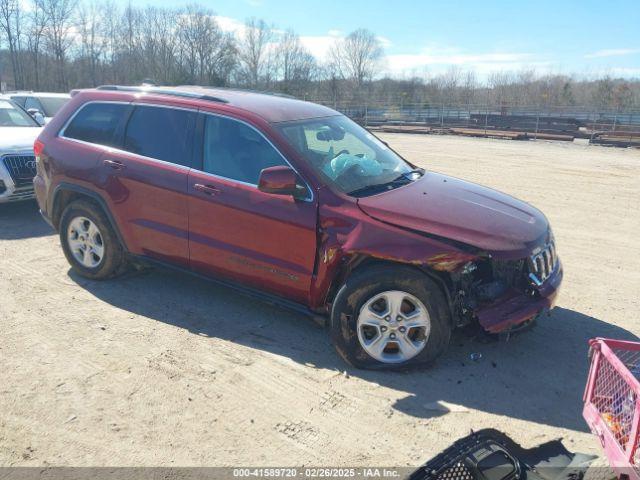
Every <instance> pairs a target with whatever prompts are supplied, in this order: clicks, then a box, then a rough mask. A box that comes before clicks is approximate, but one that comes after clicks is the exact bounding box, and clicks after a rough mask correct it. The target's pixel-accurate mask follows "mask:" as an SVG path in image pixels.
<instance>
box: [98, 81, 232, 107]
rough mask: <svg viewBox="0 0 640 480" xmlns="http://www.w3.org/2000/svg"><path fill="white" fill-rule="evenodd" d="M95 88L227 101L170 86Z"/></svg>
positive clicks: (111, 86)
mask: <svg viewBox="0 0 640 480" xmlns="http://www.w3.org/2000/svg"><path fill="white" fill-rule="evenodd" d="M96 90H110V91H116V92H140V93H155V94H157V95H169V96H172V97H182V98H193V99H198V100H208V101H210V102H219V103H229V101H228V100H225V99H224V98H220V97H214V96H212V95H206V94H201V93H197V92H188V91H185V90H172V89H171V88H162V87H133V86H122V85H100V86H99V87H96Z"/></svg>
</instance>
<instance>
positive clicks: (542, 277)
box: [527, 242, 558, 286]
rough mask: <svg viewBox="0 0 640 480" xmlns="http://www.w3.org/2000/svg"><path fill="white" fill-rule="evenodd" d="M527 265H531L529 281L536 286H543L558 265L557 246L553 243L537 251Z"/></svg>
mask: <svg viewBox="0 0 640 480" xmlns="http://www.w3.org/2000/svg"><path fill="white" fill-rule="evenodd" d="M527 263H528V265H529V279H530V280H531V281H532V282H533V283H534V285H536V286H540V285H542V284H543V283H544V282H545V281H546V280H547V278H549V277H550V276H551V274H552V273H553V271H554V270H555V268H556V266H557V265H558V257H557V255H556V246H555V244H554V243H553V242H551V243H548V244H547V245H545V246H544V247H542V248H540V249H537V250H535V251H534V253H533V255H531V256H530V257H529V259H528V261H527Z"/></svg>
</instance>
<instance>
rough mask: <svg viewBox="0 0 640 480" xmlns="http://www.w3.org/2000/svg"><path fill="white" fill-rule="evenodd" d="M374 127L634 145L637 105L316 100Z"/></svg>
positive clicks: (639, 121) (639, 139) (639, 137)
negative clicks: (459, 103) (407, 102)
mask: <svg viewBox="0 0 640 480" xmlns="http://www.w3.org/2000/svg"><path fill="white" fill-rule="evenodd" d="M316 102H317V103H321V104H324V105H326V106H329V107H331V108H333V109H335V110H338V111H339V112H341V113H344V114H345V115H347V116H349V117H351V118H352V119H354V120H355V121H357V122H358V123H360V124H362V125H364V126H366V127H368V128H374V129H381V130H384V131H395V132H407V133H409V132H413V133H452V134H460V135H471V136H487V137H503V138H512V139H548V140H573V139H575V138H583V139H588V140H589V141H590V142H591V143H599V144H604V145H609V144H610V145H616V146H640V109H636V110H633V109H625V110H616V109H596V108H590V107H580V106H544V107H542V106H508V105H448V104H440V105H433V104H429V105H425V104H406V105H385V104H381V103H373V102H372V103H368V104H360V103H358V104H356V103H352V102H327V101H322V100H320V101H318V100H316Z"/></svg>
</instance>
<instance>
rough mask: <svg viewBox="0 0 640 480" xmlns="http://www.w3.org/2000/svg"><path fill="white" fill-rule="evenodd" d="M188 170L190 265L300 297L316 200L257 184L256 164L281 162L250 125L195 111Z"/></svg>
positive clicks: (307, 273) (311, 254) (309, 268)
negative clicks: (197, 136)
mask: <svg viewBox="0 0 640 480" xmlns="http://www.w3.org/2000/svg"><path fill="white" fill-rule="evenodd" d="M199 131H200V132H201V136H202V140H201V141H200V142H199V144H198V146H197V148H196V151H197V152H198V153H197V155H196V166H195V167H194V169H192V170H191V172H190V174H189V239H190V241H189V246H190V251H191V266H192V268H193V269H194V270H196V271H198V272H201V273H205V274H213V275H223V276H225V277H228V278H231V279H233V280H235V281H239V282H241V283H243V284H245V285H249V286H252V287H258V288H260V289H263V290H267V291H269V292H271V293H275V294H277V295H280V296H283V297H286V298H290V299H292V300H295V301H297V302H300V303H306V302H307V301H308V294H309V290H310V284H311V277H312V275H313V269H314V262H315V255H316V218H317V212H316V203H315V200H314V199H313V195H312V192H311V190H310V189H309V194H308V198H307V199H306V200H294V199H293V197H291V196H281V195H271V194H267V193H263V192H261V191H259V190H258V188H257V184H258V177H259V175H260V171H261V170H262V169H263V168H266V167H270V166H276V165H287V161H286V160H285V158H284V157H283V156H282V155H281V154H280V152H278V150H277V149H276V148H275V147H274V146H273V145H272V144H271V142H269V140H268V139H267V138H266V137H265V136H264V135H263V134H262V133H261V132H259V131H258V130H257V129H255V128H254V127H252V126H250V125H248V124H246V123H244V122H241V121H238V120H235V119H232V118H229V117H224V116H219V115H210V114H202V116H201V118H200V125H199Z"/></svg>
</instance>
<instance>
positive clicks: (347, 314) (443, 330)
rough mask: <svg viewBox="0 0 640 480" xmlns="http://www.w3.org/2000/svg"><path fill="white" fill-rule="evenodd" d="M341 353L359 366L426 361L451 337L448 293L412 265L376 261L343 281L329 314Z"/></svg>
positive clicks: (396, 366) (408, 363) (431, 359)
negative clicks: (390, 264)
mask: <svg viewBox="0 0 640 480" xmlns="http://www.w3.org/2000/svg"><path fill="white" fill-rule="evenodd" d="M331 333H332V339H333V341H334V344H335V346H336V349H337V350H338V352H339V353H340V354H341V355H342V356H343V357H344V358H345V359H346V360H347V361H348V362H349V363H351V364H352V365H354V366H356V367H360V368H398V367H406V366H410V365H420V364H428V363H430V362H432V361H433V360H435V359H436V358H437V357H438V356H439V355H441V354H442V353H443V352H444V350H445V349H446V347H447V345H448V343H449V338H450V336H451V321H450V316H449V309H448V306H447V303H446V300H445V297H444V295H443V294H442V292H441V291H440V289H439V288H438V286H437V285H436V284H435V283H434V282H433V280H431V279H430V278H429V277H427V276H426V275H424V274H423V273H421V272H420V271H417V270H415V269H413V268H410V267H403V266H398V267H389V266H375V267H371V268H367V269H366V270H362V271H359V272H356V273H355V274H354V275H352V276H351V277H350V278H349V279H348V280H347V282H346V283H345V284H344V285H343V286H342V288H341V289H340V291H339V292H338V294H337V295H336V299H335V301H334V304H333V308H332V314H331Z"/></svg>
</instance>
